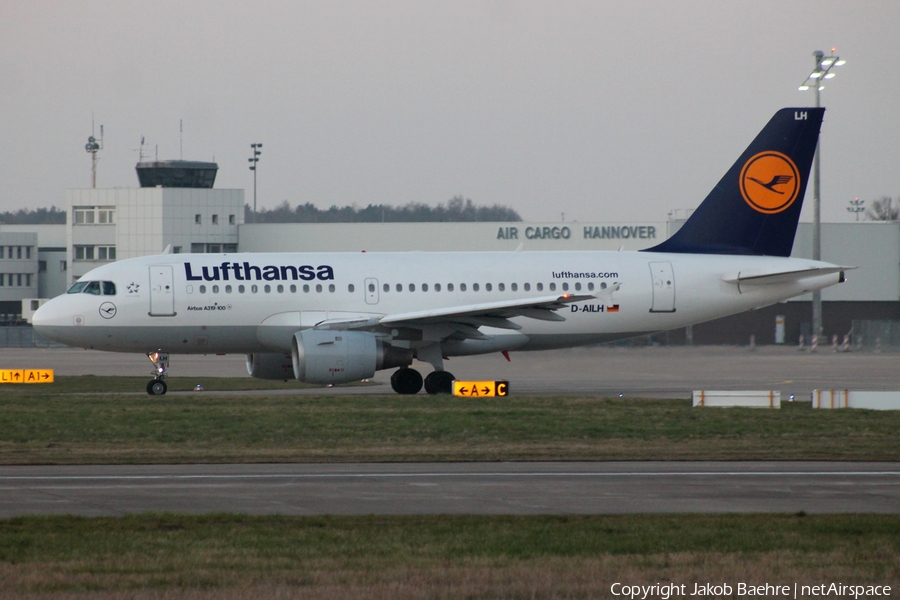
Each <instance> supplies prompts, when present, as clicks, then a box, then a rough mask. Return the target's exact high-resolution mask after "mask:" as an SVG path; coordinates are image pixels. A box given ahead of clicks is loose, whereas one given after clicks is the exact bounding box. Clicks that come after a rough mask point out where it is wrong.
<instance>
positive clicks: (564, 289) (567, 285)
mask: <svg viewBox="0 0 900 600" xmlns="http://www.w3.org/2000/svg"><path fill="white" fill-rule="evenodd" d="M563 291H564V292H568V291H569V284H568V283H564V284H563Z"/></svg>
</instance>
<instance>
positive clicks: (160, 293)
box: [150, 265, 175, 317]
mask: <svg viewBox="0 0 900 600" xmlns="http://www.w3.org/2000/svg"><path fill="white" fill-rule="evenodd" d="M150 316H151V317H174V316H175V279H174V277H172V267H171V265H153V266H151V267H150Z"/></svg>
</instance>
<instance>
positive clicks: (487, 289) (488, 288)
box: [484, 283, 494, 292]
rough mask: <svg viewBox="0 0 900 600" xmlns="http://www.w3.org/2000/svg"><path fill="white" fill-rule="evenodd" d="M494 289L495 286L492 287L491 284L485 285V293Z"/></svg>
mask: <svg viewBox="0 0 900 600" xmlns="http://www.w3.org/2000/svg"><path fill="white" fill-rule="evenodd" d="M492 289H494V286H492V285H491V284H489V283H486V284H484V291H486V292H490V291H491V290H492Z"/></svg>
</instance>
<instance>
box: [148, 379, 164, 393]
mask: <svg viewBox="0 0 900 600" xmlns="http://www.w3.org/2000/svg"><path fill="white" fill-rule="evenodd" d="M168 389H169V386H167V385H166V382H165V381H163V380H162V379H151V380H150V382H149V383H148V384H147V393H148V394H150V395H151V396H162V395H163V394H165V393H166V391H167V390H168Z"/></svg>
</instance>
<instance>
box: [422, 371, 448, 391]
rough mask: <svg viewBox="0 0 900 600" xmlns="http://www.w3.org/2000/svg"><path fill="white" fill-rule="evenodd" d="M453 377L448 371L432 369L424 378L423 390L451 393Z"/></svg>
mask: <svg viewBox="0 0 900 600" xmlns="http://www.w3.org/2000/svg"><path fill="white" fill-rule="evenodd" d="M454 379H455V377H453V373H450V372H449V371H432V372H431V373H429V374H428V376H427V377H426V378H425V391H426V392H428V393H429V394H452V393H453V380H454Z"/></svg>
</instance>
